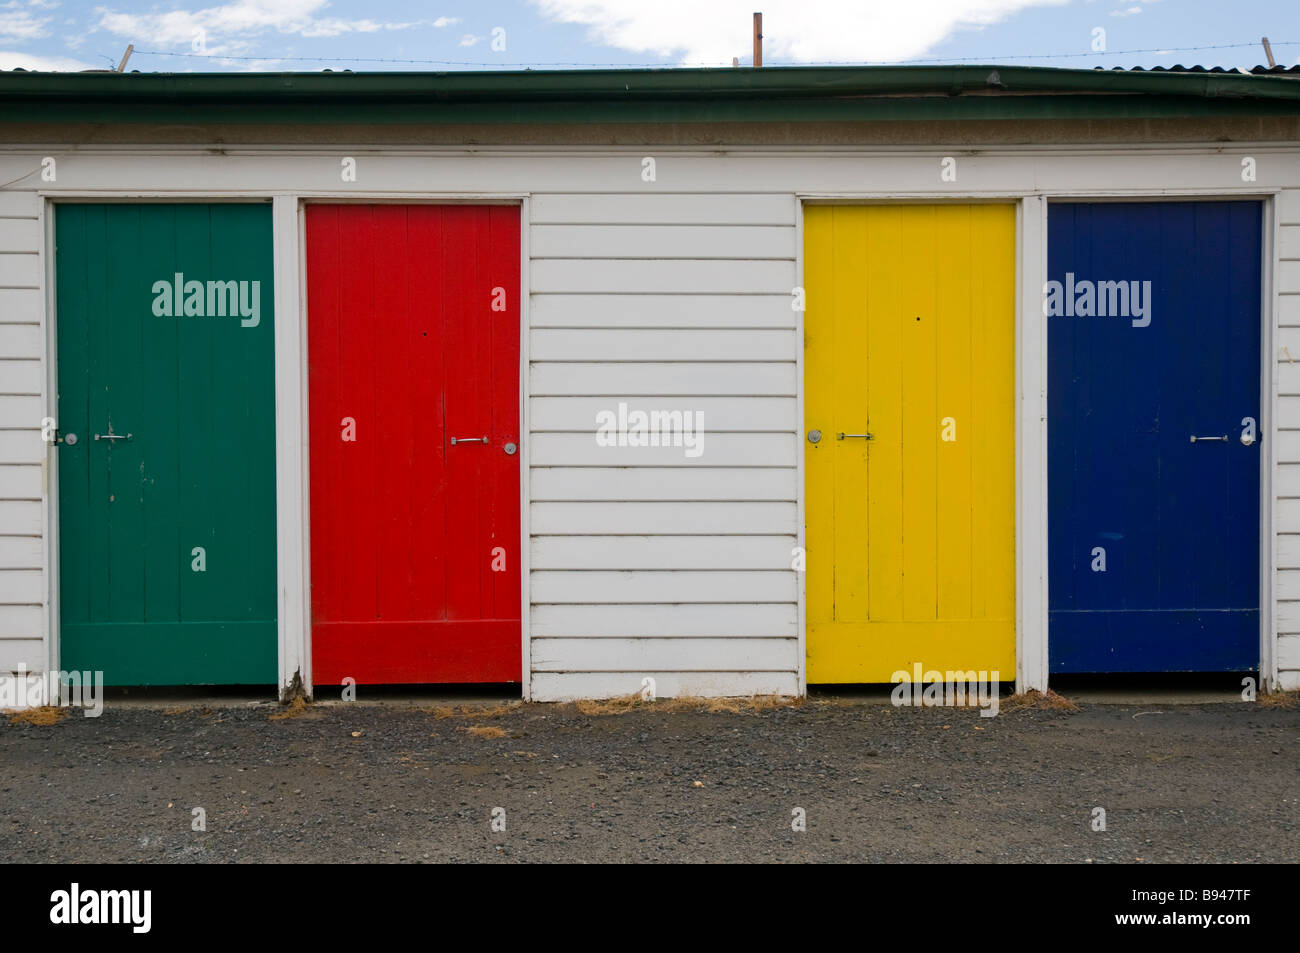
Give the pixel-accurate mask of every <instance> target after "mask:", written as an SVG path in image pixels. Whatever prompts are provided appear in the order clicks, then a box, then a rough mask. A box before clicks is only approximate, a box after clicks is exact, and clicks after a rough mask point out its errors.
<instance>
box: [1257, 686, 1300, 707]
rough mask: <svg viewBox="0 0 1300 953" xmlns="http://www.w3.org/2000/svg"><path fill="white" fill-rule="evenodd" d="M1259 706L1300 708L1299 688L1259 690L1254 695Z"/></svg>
mask: <svg viewBox="0 0 1300 953" xmlns="http://www.w3.org/2000/svg"><path fill="white" fill-rule="evenodd" d="M1255 702H1256V704H1258V705H1259V707H1260V708H1300V689H1294V690H1292V691H1289V692H1268V693H1263V692H1261V693H1260V694H1259V695H1256V696H1255Z"/></svg>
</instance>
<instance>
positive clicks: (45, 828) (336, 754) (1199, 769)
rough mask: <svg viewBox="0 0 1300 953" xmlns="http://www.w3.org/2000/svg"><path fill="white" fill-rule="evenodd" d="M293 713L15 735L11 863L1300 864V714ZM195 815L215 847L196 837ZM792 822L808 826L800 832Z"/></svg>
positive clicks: (855, 706)
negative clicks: (495, 824)
mask: <svg viewBox="0 0 1300 953" xmlns="http://www.w3.org/2000/svg"><path fill="white" fill-rule="evenodd" d="M279 711H280V709H279V708H278V706H273V705H269V704H241V705H236V706H232V707H211V708H207V707H204V706H202V705H192V706H188V707H178V708H168V709H162V708H157V707H132V706H117V707H114V706H112V705H111V704H110V707H108V708H107V709H106V710H105V711H104V714H103V715H102V717H100V718H97V719H95V718H84V717H81V715H80V714H74V715H73V716H72V717H68V718H66V719H65V720H63V721H61V722H59V723H57V724H53V725H44V726H41V725H29V724H11V723H8V721H7V720H6V719H0V765H3V772H2V774H0V862H6V863H10V862H24V861H26V862H32V861H55V862H124V861H129V862H138V861H145V862H181V863H210V862H231V861H240V862H256V861H293V862H325V861H328V862H331V863H337V862H347V861H416V862H418V861H494V862H503V861H529V862H536V861H678V862H681V861H723V862H732V861H877V862H879V861H922V862H926V861H933V862H963V863H969V862H1004V861H1032V862H1042V861H1046V862H1070V863H1082V862H1089V861H1095V862H1098V863H1101V862H1120V863H1132V862H1137V861H1141V862H1143V863H1151V862H1173V861H1177V862H1238V861H1239V862H1259V861H1264V862H1281V861H1288V862H1290V861H1294V860H1295V859H1296V857H1297V856H1300V827H1298V826H1297V802H1298V800H1300V773H1298V772H1300V743H1298V742H1300V732H1298V731H1297V728H1298V727H1300V709H1276V708H1260V707H1256V706H1255V705H1253V704H1216V705H1199V706H1193V705H1188V706H1178V705H1169V706H1161V705H1152V706H1143V707H1135V706H1125V705H1089V706H1086V707H1084V708H1083V709H1082V710H1080V711H1074V712H1064V711H1045V710H1020V711H1008V710H1006V709H1005V708H1004V710H1003V712H1002V714H1000V715H999V716H998V717H996V718H980V717H978V715H977V713H976V712H974V711H957V710H952V709H947V710H944V709H925V710H922V709H896V708H893V707H891V706H889V705H887V704H881V703H879V702H868V701H862V700H845V699H834V698H832V699H824V700H820V701H812V702H809V703H807V704H805V705H803V706H801V707H791V708H777V709H770V710H757V711H756V710H748V711H741V712H739V713H737V712H715V713H710V712H706V711H699V710H695V711H664V710H662V709H660V710H656V709H655V708H653V707H652V708H637V709H634V710H631V711H628V712H625V713H622V714H615V715H586V714H583V713H581V712H579V711H578V710H577V709H576V708H575V707H574V706H571V705H566V706H555V705H516V706H514V707H512V708H511V710H510V711H509V712H507V713H505V714H500V715H486V716H485V715H483V714H475V713H473V712H472V711H471V712H469V713H465V712H459V713H457V714H456V715H455V716H453V717H438V713H436V712H435V711H434V710H433V709H432V708H429V709H426V710H422V709H420V708H417V707H413V706H410V705H397V704H388V705H358V704H352V705H344V704H341V703H337V704H331V705H313V706H311V707H310V708H308V709H307V710H306V712H305V713H304V714H302V715H300V716H298V717H292V718H282V719H281V718H272V717H271V716H272V715H273V714H276V713H277V712H279ZM441 714H442V715H444V716H445V715H447V714H448V712H447V710H445V709H444V710H443V711H442V712H441ZM497 730H499V731H500V732H503V734H502V735H501V736H500V737H491V735H495V734H497V733H498V731H497ZM194 807H202V808H203V809H204V811H205V812H206V821H207V830H206V831H201V832H195V831H193V830H191V820H192V814H191V809H192V808H194ZM1095 807H1102V808H1104V809H1105V811H1106V827H1107V829H1106V830H1105V831H1104V832H1094V831H1093V830H1092V829H1091V821H1092V816H1093V809H1094V808H1095ZM494 808H504V811H505V826H506V830H505V831H504V832H501V831H493V830H492V826H491V825H492V813H493V810H494ZM796 808H802V809H803V811H804V812H805V814H806V819H807V821H806V823H807V829H806V831H802V832H796V831H794V830H792V819H793V818H794V816H795V815H794V814H793V813H792V812H793V811H794V810H795V809H796Z"/></svg>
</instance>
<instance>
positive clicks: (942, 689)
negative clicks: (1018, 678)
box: [889, 662, 1002, 718]
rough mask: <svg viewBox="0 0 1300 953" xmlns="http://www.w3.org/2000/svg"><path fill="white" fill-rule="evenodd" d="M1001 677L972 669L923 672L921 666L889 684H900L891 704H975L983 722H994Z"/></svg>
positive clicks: (900, 672) (895, 676)
mask: <svg viewBox="0 0 1300 953" xmlns="http://www.w3.org/2000/svg"><path fill="white" fill-rule="evenodd" d="M1000 674H1001V673H1000V672H999V671H998V670H997V669H994V670H993V671H992V672H988V671H984V670H983V669H981V670H980V671H978V672H976V671H974V670H973V669H972V670H970V671H965V672H938V671H934V670H931V671H923V670H922V666H921V663H920V662H917V663H915V664H914V665H913V666H912V671H911V672H907V671H905V670H903V669H899V670H898V671H897V672H895V673H894V674H893V675H892V676H891V677H890V679H889V680H890V681H891V682H895V683H897V684H896V685H895V687H894V690H893V691H892V692H890V696H889V697H890V701H891V702H892V703H893V704H894V706H895V707H902V706H912V705H915V706H916V707H918V708H921V707H924V708H940V707H949V708H952V707H960V708H965V707H968V706H970V705H972V704H976V705H978V706H979V709H980V717H981V718H992V717H993V716H994V715H996V714H997V713H998V690H999V688H1000V687H1001V681H1002V680H1001V678H999V675H1000Z"/></svg>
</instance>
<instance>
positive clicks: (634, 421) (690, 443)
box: [596, 401, 704, 458]
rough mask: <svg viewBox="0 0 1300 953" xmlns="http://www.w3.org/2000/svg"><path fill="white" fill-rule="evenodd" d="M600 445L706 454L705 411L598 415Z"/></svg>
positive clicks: (620, 411) (624, 408)
mask: <svg viewBox="0 0 1300 953" xmlns="http://www.w3.org/2000/svg"><path fill="white" fill-rule="evenodd" d="M596 445H597V446H599V447H681V448H682V449H683V450H684V451H685V455H686V456H687V457H690V458H694V457H698V456H700V455H702V454H703V453H704V412H703V411H695V410H648V411H647V410H631V411H630V410H628V409H627V404H626V403H623V402H621V401H620V402H619V405H618V410H617V411H613V410H602V411H599V412H598V413H597V414H596Z"/></svg>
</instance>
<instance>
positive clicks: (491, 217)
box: [306, 205, 521, 684]
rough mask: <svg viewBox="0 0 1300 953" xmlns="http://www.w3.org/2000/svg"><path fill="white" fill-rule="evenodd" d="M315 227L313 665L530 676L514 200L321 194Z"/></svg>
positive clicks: (425, 679) (436, 675)
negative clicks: (383, 200)
mask: <svg viewBox="0 0 1300 953" xmlns="http://www.w3.org/2000/svg"><path fill="white" fill-rule="evenodd" d="M306 241H307V313H308V364H309V393H310V415H311V425H310V439H311V489H310V492H311V578H312V586H311V593H312V595H311V605H312V670H313V678H314V681H315V682H316V684H339V683H341V682H342V680H343V679H344V678H347V677H351V678H354V679H356V681H357V683H358V684H412V683H436V682H518V681H519V680H520V677H521V671H520V670H521V661H520V659H521V650H520V625H519V601H520V596H519V583H520V579H519V555H520V554H519V455H518V453H515V452H513V451H514V450H515V448H516V446H517V445H518V443H519V210H518V209H517V208H515V207H510V206H468V205H442V206H439V205H411V206H400V205H373V206H368V205H309V206H308V207H307V234H306ZM484 437H486V438H487V442H486V443H482V442H466V440H467V439H468V440H471V441H480V440H482V438H484ZM453 439H455V441H456V442H455V443H454V444H453V442H452V441H453Z"/></svg>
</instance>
